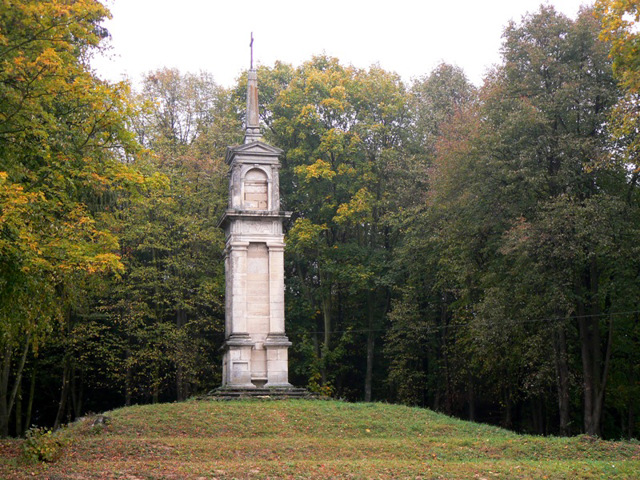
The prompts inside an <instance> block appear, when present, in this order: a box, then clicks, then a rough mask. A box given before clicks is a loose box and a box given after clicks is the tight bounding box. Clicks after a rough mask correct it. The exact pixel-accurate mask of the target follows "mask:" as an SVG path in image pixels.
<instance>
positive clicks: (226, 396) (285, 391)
mask: <svg viewBox="0 0 640 480" xmlns="http://www.w3.org/2000/svg"><path fill="white" fill-rule="evenodd" d="M204 398H207V399H211V400H243V399H249V398H259V399H266V400H284V399H287V398H301V399H319V398H323V397H322V396H320V395H318V394H315V393H311V392H310V391H309V390H307V389H306V388H297V387H293V386H289V387H284V386H283V387H271V388H237V387H218V388H216V389H215V390H212V391H210V392H209V393H207V395H206V396H205V397H204Z"/></svg>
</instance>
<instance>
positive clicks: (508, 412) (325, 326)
mask: <svg viewBox="0 0 640 480" xmlns="http://www.w3.org/2000/svg"><path fill="white" fill-rule="evenodd" d="M108 15H109V12H108V11H107V10H106V9H105V7H104V6H103V5H102V4H101V3H100V2H98V1H96V0H77V1H73V2H71V1H66V0H45V1H42V0H41V1H35V0H20V1H15V2H4V3H2V4H1V5H0V62H1V65H2V67H1V69H0V363H1V370H0V435H7V434H21V433H23V432H24V430H25V429H26V428H27V427H28V426H29V425H30V424H32V423H36V424H44V425H51V426H53V425H55V426H57V425H60V424H62V423H64V422H66V421H69V420H72V419H73V418H75V417H77V416H79V415H82V414H83V412H85V411H87V410H104V409H108V408H112V407H114V406H117V405H121V404H131V403H136V402H139V403H141V402H156V401H169V400H183V399H185V398H187V397H189V396H192V395H195V394H201V393H205V392H206V391H208V390H210V389H212V388H214V387H216V386H217V385H218V384H219V381H220V369H221V360H220V353H219V350H218V348H219V346H220V345H221V344H222V341H223V334H222V331H223V323H224V298H223V295H224V272H223V258H222V250H223V248H224V239H223V235H222V231H221V230H219V229H218V228H217V227H216V224H217V220H218V218H219V216H220V215H221V213H222V212H223V210H224V208H225V207H226V204H227V198H226V197H227V181H228V179H227V167H226V165H224V162H223V157H224V153H225V149H226V147H227V146H230V145H233V144H236V143H238V142H239V141H240V140H241V135H242V125H241V118H243V113H244V108H245V104H246V103H245V102H246V99H245V95H246V82H247V80H246V75H242V76H241V77H240V78H239V79H238V81H237V85H236V86H235V87H234V88H232V89H229V90H227V89H225V88H222V87H221V86H219V85H217V84H216V83H215V81H214V79H213V78H212V77H211V76H210V75H209V74H207V73H204V72H202V73H199V74H191V73H181V72H179V71H177V70H171V69H159V70H157V71H153V72H149V73H147V74H146V75H145V76H144V78H143V79H142V81H141V83H140V87H139V88H138V89H137V91H135V92H131V91H130V89H129V87H128V86H127V85H126V84H124V83H123V84H109V83H106V82H104V81H101V80H99V79H98V78H97V77H96V76H95V75H94V74H93V73H92V72H91V69H90V68H89V59H90V57H91V55H92V53H93V52H96V51H97V50H98V49H100V48H102V41H103V39H105V38H106V37H107V36H108V32H106V31H105V30H104V28H103V27H102V24H101V22H102V21H103V19H105V18H107V17H108ZM637 23H638V5H637V2H634V1H618V0H598V2H597V4H596V8H595V10H592V9H588V8H584V9H583V10H581V12H580V13H579V14H578V15H577V17H576V18H575V19H570V18H567V17H566V16H564V15H562V14H559V13H558V12H556V11H555V10H554V9H553V8H552V7H541V8H540V9H539V10H538V11H536V12H533V13H530V14H527V15H526V16H524V17H523V18H522V19H521V20H520V21H514V22H511V23H510V24H509V25H507V26H506V28H505V30H504V35H503V45H502V55H503V61H502V63H501V64H500V65H498V66H496V67H495V68H494V70H493V71H491V72H490V73H489V74H488V75H487V77H486V78H485V81H484V84H483V85H482V86H481V87H475V86H473V85H472V84H471V83H470V82H469V81H468V79H467V78H466V77H465V75H464V72H463V71H462V70H461V69H460V68H457V67H453V66H450V65H447V64H442V65H439V66H437V67H436V68H435V69H434V70H433V71H432V72H430V73H429V74H426V75H424V76H423V77H420V78H418V79H415V80H414V81H413V82H412V83H411V84H406V83H405V82H403V81H402V80H401V79H400V77H399V76H398V75H396V74H394V73H391V72H388V71H385V70H384V69H383V68H381V67H380V66H378V65H373V66H371V67H369V68H368V69H361V68H356V67H354V66H352V65H344V64H342V63H341V62H340V61H339V60H338V59H336V58H331V57H328V56H326V55H321V56H316V57H313V58H311V59H310V60H309V61H307V62H305V63H303V64H302V65H300V66H295V67H294V66H291V65H287V64H284V63H280V62H277V63H275V64H274V65H273V66H270V67H267V66H263V67H260V68H259V71H258V78H259V92H260V93H259V99H260V117H261V123H262V125H263V129H264V135H265V140H266V141H267V142H270V143H272V144H273V145H275V146H277V147H279V148H281V149H283V150H284V154H283V156H282V158H281V162H282V170H281V177H280V178H281V196H282V203H283V207H284V209H286V210H290V211H292V212H293V215H292V217H291V221H290V223H289V224H288V225H287V226H286V227H287V232H286V238H287V249H286V258H285V262H286V265H285V268H286V279H287V280H286V309H287V310H286V320H287V333H288V335H289V337H290V338H291V340H292V341H293V347H292V352H291V360H290V372H291V379H292V381H293V383H295V384H297V385H300V386H307V387H308V388H310V389H312V390H316V391H320V392H323V393H327V394H330V395H334V396H336V397H339V398H345V399H348V400H365V401H370V400H385V401H399V402H403V403H408V404H414V405H421V406H426V407H430V408H434V409H437V410H441V411H444V412H447V413H449V414H455V415H458V416H461V417H465V418H470V419H473V420H480V421H489V422H493V423H499V424H502V425H504V426H508V427H510V428H515V429H518V430H523V431H530V432H536V433H542V434H577V433H581V432H585V433H588V434H594V435H606V436H628V437H633V436H634V435H637V425H638V419H639V417H640V411H639V410H638V405H637V398H638V395H640V371H639V369H640V367H639V365H640V357H639V355H640V354H639V353H638V352H640V349H639V348H638V347H639V343H638V342H639V341H640V340H639V339H640V330H639V328H640V313H639V312H640V306H639V305H638V298H640V292H639V289H640V282H639V278H638V275H639V272H640V264H639V263H638V260H637V259H638V258H640V256H639V255H638V251H637V250H638V248H639V247H638V245H640V242H639V241H638V240H639V238H640V223H639V220H638V219H640V211H639V209H640V203H639V200H640V198H639V197H638V185H637V179H638V177H639V176H640V172H639V169H638V165H639V164H640V163H639V162H638V160H637V158H638V156H637V150H638V147H637V128H638V118H639V117H638V115H637V112H638V108H637V106H638V101H637V96H638V85H639V84H640V83H639V82H638V78H640V77H639V76H638V71H640V68H639V67H638V66H639V65H640V61H639V60H638V59H639V58H640V57H639V56H638V53H637V48H636V47H637V45H636V44H637V36H638V32H637ZM51 392H53V393H51Z"/></svg>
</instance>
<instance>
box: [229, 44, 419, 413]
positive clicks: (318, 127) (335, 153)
mask: <svg viewBox="0 0 640 480" xmlns="http://www.w3.org/2000/svg"><path fill="white" fill-rule="evenodd" d="M258 75H259V78H260V85H261V87H260V90H261V92H262V91H263V87H262V85H263V84H264V85H265V86H266V94H265V95H262V94H261V96H260V98H261V103H262V107H261V116H262V119H263V121H264V122H265V124H266V126H267V132H266V138H267V139H268V141H271V142H272V143H273V144H275V145H278V146H279V147H281V148H283V149H285V152H286V153H285V157H284V158H283V159H282V166H283V168H282V173H281V189H282V196H283V204H284V206H285V208H290V209H293V210H294V216H293V218H292V225H291V228H290V230H289V233H288V237H287V238H288V240H287V242H288V247H287V248H288V249H287V252H288V254H287V269H288V275H287V277H288V278H289V279H290V280H289V281H288V291H287V293H288V300H287V302H288V304H289V305H291V306H293V305H295V306H296V308H295V309H292V310H289V311H288V318H290V319H293V321H292V323H294V324H295V325H297V326H298V328H299V329H301V330H303V331H306V332H309V333H307V334H306V335H307V338H308V340H309V342H308V343H307V342H305V341H299V342H297V344H298V345H300V346H301V347H304V348H306V345H308V344H310V345H312V347H311V350H312V351H314V352H315V353H314V357H315V358H314V359H313V360H311V361H309V363H308V365H309V370H308V371H307V372H306V376H307V378H309V377H310V376H314V375H317V376H319V378H320V383H322V384H327V383H329V382H331V383H333V384H334V386H335V387H336V388H337V390H338V391H340V392H341V393H343V394H346V395H348V396H355V395H356V392H355V391H353V390H352V389H351V388H352V387H349V386H348V384H354V383H355V382H354V381H350V380H347V378H349V377H351V376H352V377H353V378H354V379H355V378H357V382H358V383H360V382H361V383H362V389H363V390H364V398H365V399H367V400H369V399H371V398H372V396H373V380H372V378H373V376H374V375H375V374H374V363H375V358H376V355H375V344H376V339H377V338H379V337H380V335H379V334H380V332H379V331H380V330H381V329H382V323H383V321H384V316H385V313H386V311H387V310H388V308H389V299H390V284H389V277H388V275H387V274H386V270H387V269H388V265H389V263H388V262H389V258H390V254H391V248H392V246H393V241H394V240H393V238H392V237H391V235H390V229H389V228H387V225H386V221H387V220H386V215H387V214H388V212H389V211H390V210H392V209H393V208H395V203H394V199H393V198H392V196H391V186H390V185H391V183H392V180H391V179H392V178H393V176H394V174H395V171H396V170H399V165H401V164H403V162H404V153H403V152H404V148H405V139H406V128H405V127H406V126H407V125H408V124H407V121H408V117H407V112H408V106H407V96H406V92H405V90H404V85H403V84H402V83H401V81H400V80H399V78H398V77H397V76H395V75H392V74H389V73H388V72H385V71H384V70H382V69H380V68H379V67H375V66H374V67H371V68H370V69H369V70H368V71H364V70H358V69H356V68H354V67H350V66H348V67H345V66H343V65H341V64H340V63H339V62H338V61H337V59H334V58H329V57H324V56H322V57H315V58H313V59H312V60H311V61H309V62H306V63H305V64H304V65H302V66H301V67H299V68H298V69H295V70H293V69H291V68H290V67H287V66H286V65H283V64H276V66H275V67H274V68H273V69H266V68H263V69H261V70H259V72H258ZM238 92H239V94H240V95H239V96H241V95H242V92H243V89H242V85H240V87H239V89H238ZM240 98H242V97H240ZM356 329H357V330H364V331H365V332H368V333H365V334H364V335H365V336H364V342H363V343H364V345H366V350H365V351H364V352H362V356H359V355H360V353H358V355H355V356H354V359H353V362H354V363H355V365H353V366H349V368H347V365H348V363H347V362H345V361H341V360H340V358H341V357H342V358H343V359H344V355H349V353H347V346H348V347H349V349H353V348H357V347H356V345H357V344H358V340H356V338H358V335H355V334H352V333H351V330H356ZM361 335H362V334H360V338H362V337H361ZM363 357H364V358H365V359H366V360H365V361H364V362H362V363H363V364H362V366H360V365H358V363H360V362H361V361H362V360H360V359H362V358H363ZM307 360H308V359H307ZM340 364H341V366H340ZM340 370H341V371H340ZM347 392H348V393H347Z"/></svg>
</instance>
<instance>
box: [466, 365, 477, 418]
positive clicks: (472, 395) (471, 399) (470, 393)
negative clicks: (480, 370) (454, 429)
mask: <svg viewBox="0 0 640 480" xmlns="http://www.w3.org/2000/svg"><path fill="white" fill-rule="evenodd" d="M467 403H468V405H469V421H470V422H475V421H476V392H475V389H474V388H473V377H472V376H471V374H469V375H468V376H467Z"/></svg>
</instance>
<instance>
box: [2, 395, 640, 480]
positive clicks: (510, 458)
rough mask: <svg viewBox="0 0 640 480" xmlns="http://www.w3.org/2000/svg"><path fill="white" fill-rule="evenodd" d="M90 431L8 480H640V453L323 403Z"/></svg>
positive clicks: (200, 404)
mask: <svg viewBox="0 0 640 480" xmlns="http://www.w3.org/2000/svg"><path fill="white" fill-rule="evenodd" d="M107 415H108V417H109V423H108V425H107V426H92V424H91V423H92V422H90V421H89V420H85V421H79V422H76V423H74V424H73V425H71V426H70V427H69V428H67V429H65V430H64V431H63V433H62V434H61V436H62V437H63V438H64V439H65V446H64V447H63V450H62V452H61V455H60V458H59V459H58V460H57V461H55V462H53V463H26V462H25V461H24V460H22V459H21V457H20V451H21V444H22V442H23V441H21V440H6V441H3V442H0V448H1V451H0V453H1V454H2V455H1V457H0V478H3V479H23V478H42V479H45V478H47V479H51V480H55V479H58V480H61V479H98V478H99V479H105V478H108V479H129V480H136V479H150V478H153V479H183V478H189V479H198V480H202V479H213V478H220V479H222V478H225V479H226V478H389V479H390V478H485V479H491V478H572V479H573V478H640V444H639V443H636V442H607V441H602V440H599V439H595V438H591V437H585V436H581V437H575V438H543V437H535V436H526V435H517V434H515V433H512V432H509V431H506V430H503V429H500V428H496V427H490V426H486V425H478V424H474V423H470V422H464V421H461V420H456V419H452V418H449V417H446V416H444V415H440V414H437V413H434V412H431V411H429V410H424V409H419V408H409V407H403V406H397V405H386V404H350V403H343V402H337V401H319V400H315V401H314V400H288V401H268V400H262V401H260V400H246V401H234V402H217V401H195V400H193V401H188V402H184V403H173V404H160V405H145V406H134V407H128V408H122V409H119V410H114V411H112V412H110V413H108V414H107Z"/></svg>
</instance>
